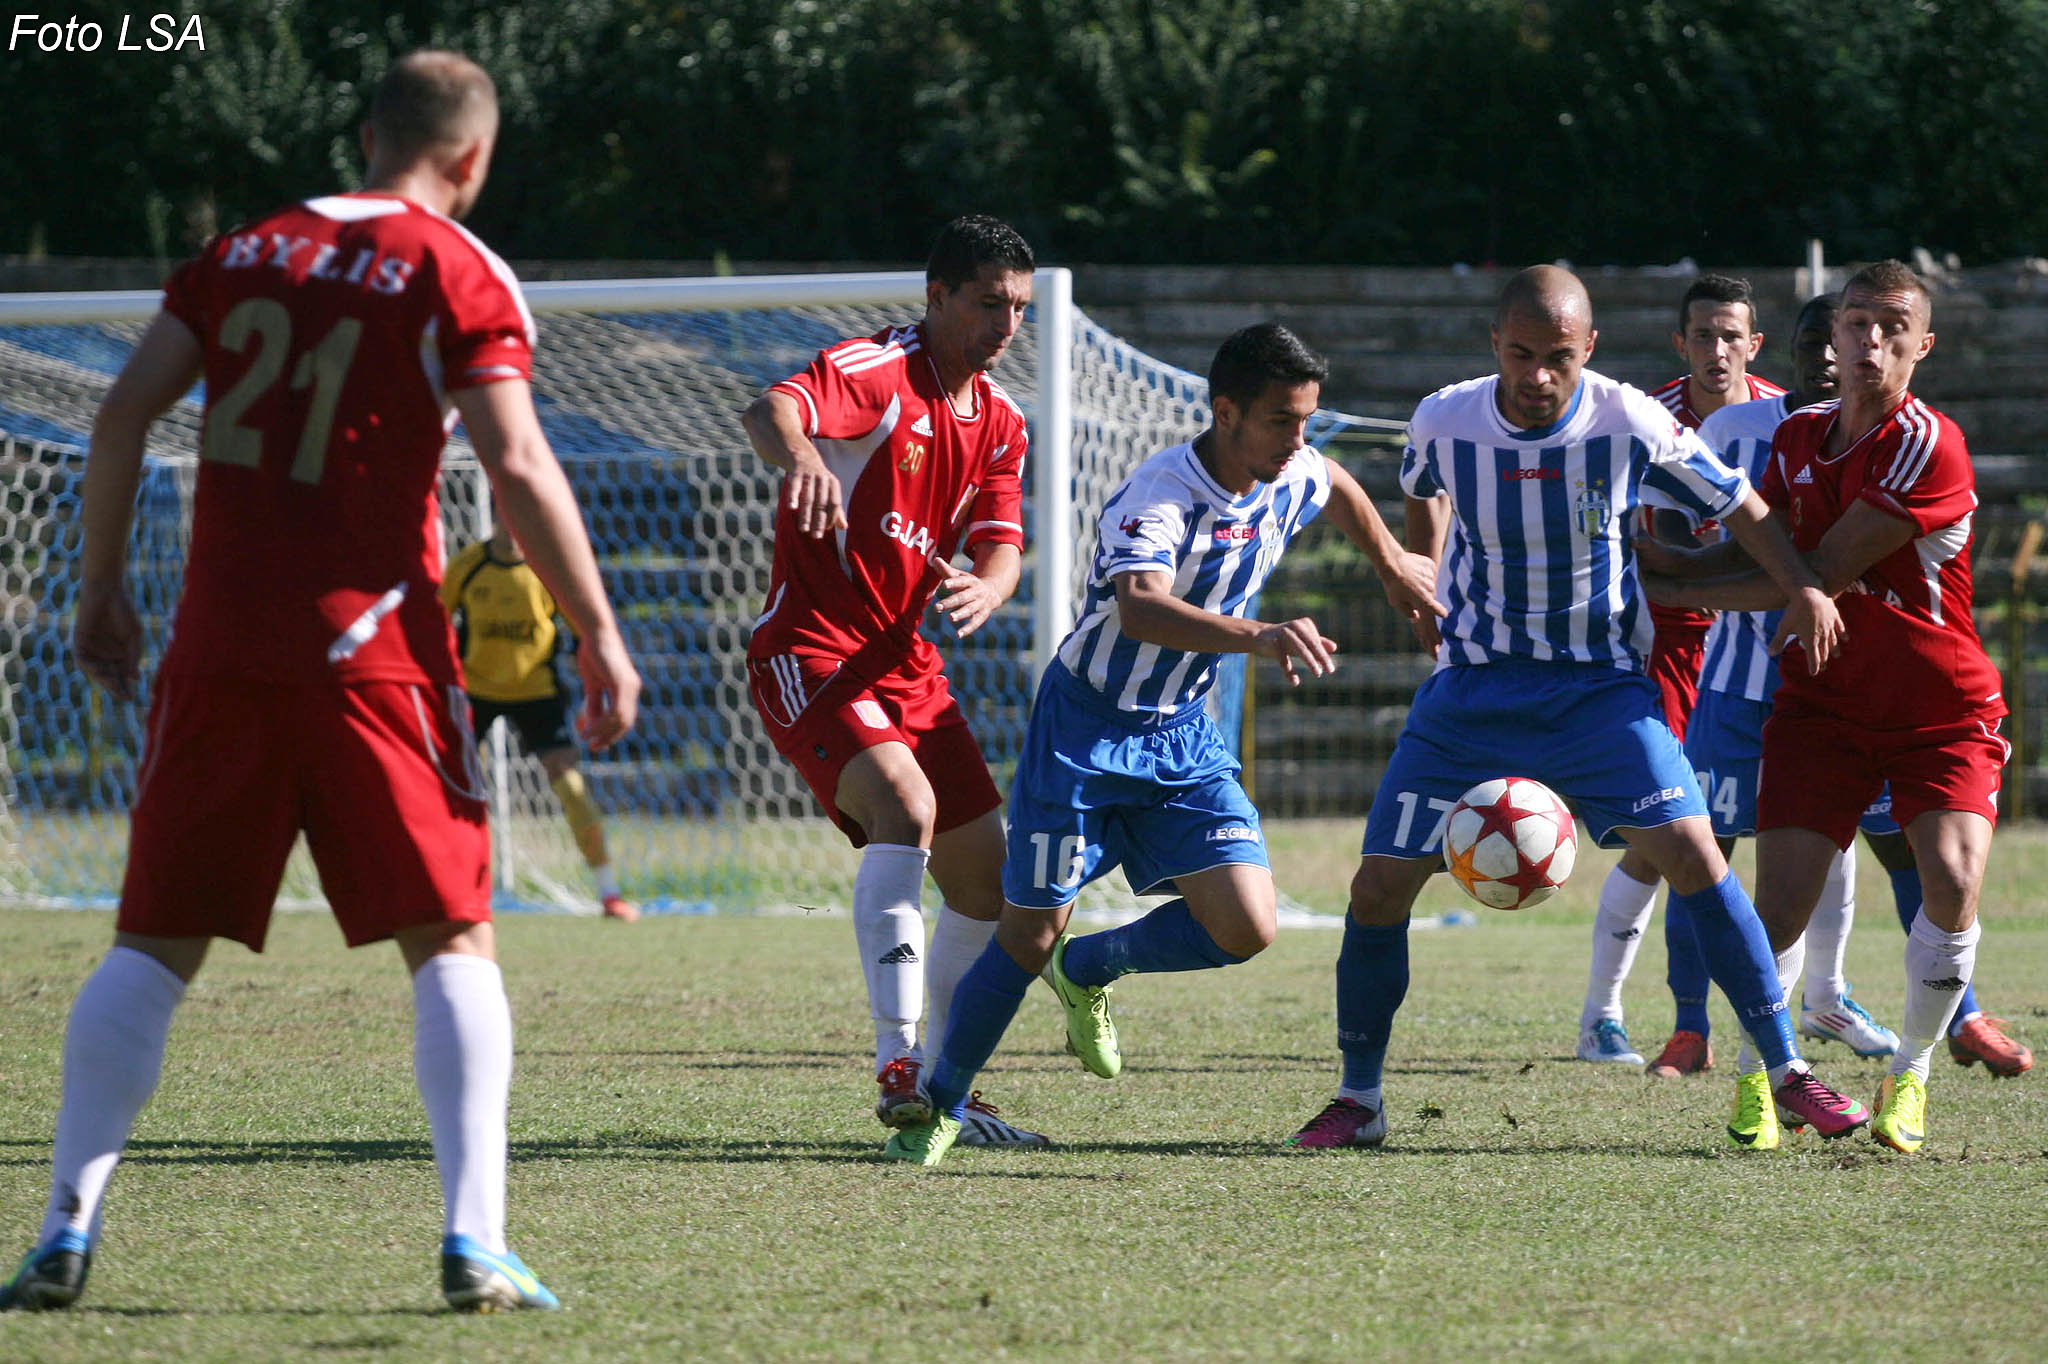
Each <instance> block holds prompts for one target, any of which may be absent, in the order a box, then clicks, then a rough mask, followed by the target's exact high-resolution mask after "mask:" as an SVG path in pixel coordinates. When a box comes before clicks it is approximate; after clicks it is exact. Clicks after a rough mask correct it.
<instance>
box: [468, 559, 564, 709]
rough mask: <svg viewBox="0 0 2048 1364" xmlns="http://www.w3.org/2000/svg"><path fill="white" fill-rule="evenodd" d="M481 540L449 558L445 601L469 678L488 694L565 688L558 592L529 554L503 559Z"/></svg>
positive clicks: (540, 694)
mask: <svg viewBox="0 0 2048 1364" xmlns="http://www.w3.org/2000/svg"><path fill="white" fill-rule="evenodd" d="M490 548H491V547H490V542H489V541H488V540H478V541H477V542H476V543H474V544H472V545H469V546H467V547H466V548H464V549H463V550H462V551H461V552H460V553H458V554H457V555H456V556H455V557H454V558H452V559H450V560H449V561H448V567H447V570H446V571H445V572H444V573H443V574H442V576H441V604H442V605H443V606H445V607H447V608H448V614H449V616H450V617H452V618H453V619H454V621H455V638H456V640H457V641H458V643H459V644H460V645H461V648H462V676H463V685H464V686H466V687H467V688H468V689H469V694H470V695H471V696H475V697H479V698H481V699H482V700H485V701H501V702H506V701H541V700H545V699H547V698H548V697H551V696H559V695H561V690H562V688H561V680H560V679H559V678H558V677H557V676H556V675H555V651H556V649H557V648H558V647H559V646H560V643H561V636H560V635H559V634H558V633H557V632H556V630H555V599H554V597H552V596H551V595H549V593H548V590H547V589H546V588H545V587H542V586H541V582H540V578H539V576H538V575H536V574H535V573H534V571H533V569H532V568H530V567H528V566H527V563H526V561H525V560H524V559H520V560H517V561H515V562H513V563H503V562H501V561H499V560H498V559H495V558H493V557H492V556H491V553H490Z"/></svg>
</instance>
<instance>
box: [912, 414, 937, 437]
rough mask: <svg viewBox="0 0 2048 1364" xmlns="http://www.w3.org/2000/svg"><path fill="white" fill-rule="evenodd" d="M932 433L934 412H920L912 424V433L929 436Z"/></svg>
mask: <svg viewBox="0 0 2048 1364" xmlns="http://www.w3.org/2000/svg"><path fill="white" fill-rule="evenodd" d="M931 433H932V414H931V413H929V412H920V413H918V414H917V420H916V421H914V422H912V423H911V424H910V434H911V435H913V436H929V435H930V434H931Z"/></svg>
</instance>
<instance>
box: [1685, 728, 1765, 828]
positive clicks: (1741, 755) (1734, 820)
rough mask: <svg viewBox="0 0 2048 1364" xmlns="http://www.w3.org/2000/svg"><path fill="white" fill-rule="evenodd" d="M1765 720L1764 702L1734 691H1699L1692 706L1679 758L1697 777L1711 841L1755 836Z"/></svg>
mask: <svg viewBox="0 0 2048 1364" xmlns="http://www.w3.org/2000/svg"><path fill="white" fill-rule="evenodd" d="M1770 718H1771V703H1770V702H1768V701H1752V700H1750V699H1749V698H1748V697H1746V696H1737V695H1736V694H1735V693H1734V692H1725V691H1703V692H1701V693H1700V699H1699V704H1697V705H1696V706H1694V707H1693V712H1692V720H1691V721H1690V722H1689V723H1688V724H1687V725H1686V729H1685V756H1686V758H1687V759H1688V760H1689V761H1690V762H1691V763H1692V770H1693V771H1694V772H1695V773H1696V774H1697V775H1698V776H1699V782H1700V794H1701V795H1702V796H1704V797H1705V798H1706V802H1707V814H1708V816H1709V818H1711V819H1712V820H1713V821H1714V836H1715V837H1716V838H1751V837H1754V836H1755V834H1756V778H1757V768H1758V767H1759V766H1760V765H1761V764H1762V762H1763V756H1764V721H1766V720H1768V719H1770Z"/></svg>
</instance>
